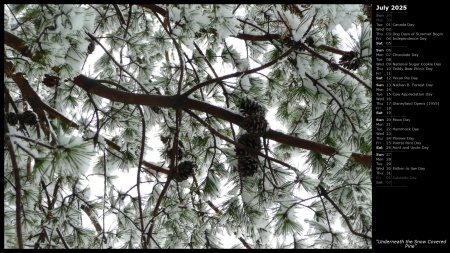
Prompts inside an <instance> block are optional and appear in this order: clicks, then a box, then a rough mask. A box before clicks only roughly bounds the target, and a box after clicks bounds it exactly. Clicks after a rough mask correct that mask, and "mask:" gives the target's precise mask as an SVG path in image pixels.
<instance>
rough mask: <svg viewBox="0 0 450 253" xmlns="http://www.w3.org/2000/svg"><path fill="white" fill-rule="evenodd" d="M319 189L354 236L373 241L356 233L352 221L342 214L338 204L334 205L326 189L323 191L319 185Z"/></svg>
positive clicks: (364, 235)
mask: <svg viewBox="0 0 450 253" xmlns="http://www.w3.org/2000/svg"><path fill="white" fill-rule="evenodd" d="M319 189H320V193H321V196H324V197H325V198H326V199H327V200H328V201H329V202H330V203H331V205H333V207H334V208H335V209H336V211H338V213H339V214H340V215H341V216H342V218H344V220H345V223H346V224H347V226H348V228H349V229H350V232H352V234H354V235H357V236H360V237H363V238H365V239H368V240H372V237H370V236H368V235H366V234H361V233H359V232H356V231H355V230H354V229H353V226H352V224H351V223H350V221H349V219H348V217H347V215H345V214H344V213H343V212H342V210H341V209H340V208H339V207H338V206H337V205H336V203H334V201H333V200H332V199H331V198H330V197H329V196H328V193H327V191H326V190H325V189H323V187H322V186H321V185H319Z"/></svg>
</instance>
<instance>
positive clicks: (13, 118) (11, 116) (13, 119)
mask: <svg viewBox="0 0 450 253" xmlns="http://www.w3.org/2000/svg"><path fill="white" fill-rule="evenodd" d="M19 117H20V114H16V113H14V112H8V113H7V114H6V122H8V124H10V125H11V126H14V125H16V124H17V123H18V122H19Z"/></svg>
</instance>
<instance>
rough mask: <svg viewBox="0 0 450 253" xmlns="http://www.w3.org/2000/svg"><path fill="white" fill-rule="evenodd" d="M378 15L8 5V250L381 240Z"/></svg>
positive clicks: (364, 244)
mask: <svg viewBox="0 0 450 253" xmlns="http://www.w3.org/2000/svg"><path fill="white" fill-rule="evenodd" d="M367 10H370V8H367V6H366V5H313V4H283V5H277V4H275V5H273V4H272V5H250V4H247V5H246V4H237V5H214V4H205V5H187V4H173V5H168V4H166V5H154V4H142V5H133V4H124V5H122V4H91V5H82V4H80V5H70V4H56V5H53V4H7V5H5V8H4V45H5V57H4V73H5V82H4V98H5V103H4V116H5V123H4V124H5V133H4V135H5V141H6V144H7V146H5V150H4V153H5V159H4V168H5V172H4V173H5V187H4V196H5V210H4V211H5V214H4V219H5V222H4V223H5V229H4V232H5V233H4V234H5V236H4V241H5V247H6V248H42V249H49V248H66V249H71V248H145V249H148V248H371V233H372V232H371V229H372V213H371V205H372V200H371V193H372V183H371V162H372V159H371V153H372V137H371V132H372V126H371V123H372V122H371V120H372V119H371V117H372V115H371V110H372V105H371V92H372V88H371V87H372V85H371V66H372V64H371V36H372V33H371V23H370V20H371V13H368V11H367Z"/></svg>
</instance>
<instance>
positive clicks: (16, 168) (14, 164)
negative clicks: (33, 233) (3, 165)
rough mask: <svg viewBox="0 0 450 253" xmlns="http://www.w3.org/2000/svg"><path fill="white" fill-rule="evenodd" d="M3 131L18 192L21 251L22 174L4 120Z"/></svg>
mask: <svg viewBox="0 0 450 253" xmlns="http://www.w3.org/2000/svg"><path fill="white" fill-rule="evenodd" d="M5 118H6V115H5V112H3V119H5ZM3 129H4V131H5V134H4V140H5V144H6V146H7V147H8V150H9V157H10V158H11V164H12V167H13V171H14V190H15V191H16V235H17V243H18V246H19V249H23V237H22V217H21V215H20V210H21V207H22V187H21V184H20V172H19V166H18V165H17V160H16V154H15V152H14V147H13V145H12V143H11V138H10V137H9V128H8V124H7V123H6V120H3Z"/></svg>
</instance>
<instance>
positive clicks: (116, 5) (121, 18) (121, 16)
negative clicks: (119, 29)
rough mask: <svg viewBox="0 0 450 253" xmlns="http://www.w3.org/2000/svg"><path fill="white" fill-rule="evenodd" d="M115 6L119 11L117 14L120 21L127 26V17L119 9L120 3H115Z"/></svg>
mask: <svg viewBox="0 0 450 253" xmlns="http://www.w3.org/2000/svg"><path fill="white" fill-rule="evenodd" d="M113 6H114V10H115V11H116V13H117V16H118V17H119V21H120V23H121V24H122V25H124V26H125V25H126V23H125V19H124V18H123V14H122V11H121V10H120V9H119V5H118V4H113Z"/></svg>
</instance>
